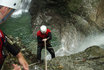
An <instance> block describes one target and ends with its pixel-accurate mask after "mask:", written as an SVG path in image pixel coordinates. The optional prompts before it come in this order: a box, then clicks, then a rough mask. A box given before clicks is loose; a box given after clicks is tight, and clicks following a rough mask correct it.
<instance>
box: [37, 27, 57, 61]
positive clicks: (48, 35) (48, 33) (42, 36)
mask: <svg viewBox="0 0 104 70" xmlns="http://www.w3.org/2000/svg"><path fill="white" fill-rule="evenodd" d="M45 38H47V41H46V49H47V50H48V51H49V53H50V54H51V57H52V58H55V53H54V50H53V48H52V46H51V44H50V40H51V39H52V35H51V31H50V30H49V29H47V31H46V33H45V34H42V33H41V31H40V30H39V31H38V32H37V41H38V47H37V59H38V60H41V51H42V49H43V48H44V41H42V39H45Z"/></svg>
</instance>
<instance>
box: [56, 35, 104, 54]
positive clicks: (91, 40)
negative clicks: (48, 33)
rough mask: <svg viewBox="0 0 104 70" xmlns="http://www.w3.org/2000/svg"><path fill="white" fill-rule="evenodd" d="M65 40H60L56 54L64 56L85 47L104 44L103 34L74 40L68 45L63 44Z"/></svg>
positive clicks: (82, 49)
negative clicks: (59, 46) (60, 44)
mask: <svg viewBox="0 0 104 70" xmlns="http://www.w3.org/2000/svg"><path fill="white" fill-rule="evenodd" d="M82 38H83V37H82ZM65 42H66V41H63V42H62V47H61V48H60V49H59V50H58V51H57V52H56V56H64V55H70V54H74V53H77V52H81V51H84V50H85V49H86V48H88V47H91V46H94V45H97V46H100V47H102V46H103V45H104V34H99V35H91V36H88V37H86V38H84V39H83V40H82V41H76V42H74V43H72V44H71V45H69V46H68V45H67V46H66V45H64V43H65ZM76 44H77V45H76ZM75 45H76V46H75ZM59 54H60V55H59Z"/></svg>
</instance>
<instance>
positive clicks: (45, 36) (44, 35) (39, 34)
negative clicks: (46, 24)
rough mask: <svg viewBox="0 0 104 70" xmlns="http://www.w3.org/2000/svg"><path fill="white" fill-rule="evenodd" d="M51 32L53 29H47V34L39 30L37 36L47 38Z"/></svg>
mask: <svg viewBox="0 0 104 70" xmlns="http://www.w3.org/2000/svg"><path fill="white" fill-rule="evenodd" d="M49 32H51V30H49V29H47V31H46V34H42V33H41V31H40V30H39V31H38V32H37V36H39V37H41V38H43V39H44V38H47V37H48V33H49Z"/></svg>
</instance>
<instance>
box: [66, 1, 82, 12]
mask: <svg viewBox="0 0 104 70" xmlns="http://www.w3.org/2000/svg"><path fill="white" fill-rule="evenodd" d="M81 2H82V0H71V1H69V2H68V6H67V9H68V10H69V11H72V12H76V11H77V10H78V9H79V8H80V7H81Z"/></svg>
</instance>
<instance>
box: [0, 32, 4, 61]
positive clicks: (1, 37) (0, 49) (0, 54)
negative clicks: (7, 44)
mask: <svg viewBox="0 0 104 70" xmlns="http://www.w3.org/2000/svg"><path fill="white" fill-rule="evenodd" d="M4 41H5V40H4V34H3V32H2V31H1V30H0V59H2V57H3V56H2V46H3V43H4Z"/></svg>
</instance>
